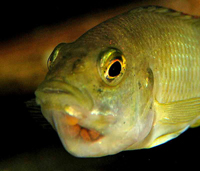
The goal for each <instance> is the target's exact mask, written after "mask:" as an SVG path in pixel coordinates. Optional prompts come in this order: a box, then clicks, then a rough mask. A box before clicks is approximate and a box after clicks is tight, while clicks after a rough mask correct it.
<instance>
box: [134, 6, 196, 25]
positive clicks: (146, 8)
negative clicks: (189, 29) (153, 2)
mask: <svg viewBox="0 0 200 171" xmlns="http://www.w3.org/2000/svg"><path fill="white" fill-rule="evenodd" d="M145 11H146V12H154V13H159V14H163V15H166V16H172V17H174V18H177V19H181V20H186V21H188V22H190V23H191V24H195V25H198V26H199V27H200V16H195V15H190V14H186V13H183V12H180V11H176V10H173V9H170V8H166V7H162V6H144V7H140V8H136V9H133V10H132V11H131V13H132V12H133V13H135V12H145Z"/></svg>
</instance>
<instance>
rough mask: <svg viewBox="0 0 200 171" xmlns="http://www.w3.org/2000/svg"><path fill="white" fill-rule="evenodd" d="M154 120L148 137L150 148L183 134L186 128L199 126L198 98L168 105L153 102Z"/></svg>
mask: <svg viewBox="0 0 200 171" xmlns="http://www.w3.org/2000/svg"><path fill="white" fill-rule="evenodd" d="M154 111H155V113H156V119H155V122H154V126H153V128H152V131H151V133H150V135H149V139H147V141H149V142H150V143H149V144H148V145H147V146H146V147H147V148H151V147H154V146H157V145H160V144H162V143H165V142H167V141H169V140H171V139H173V138H175V137H177V136H178V135H180V134H181V133H182V132H184V131H185V130H186V129H187V128H188V127H196V126H200V98H192V99H188V100H181V101H176V102H170V103H165V104H164V103H159V102H158V101H155V102H154Z"/></svg>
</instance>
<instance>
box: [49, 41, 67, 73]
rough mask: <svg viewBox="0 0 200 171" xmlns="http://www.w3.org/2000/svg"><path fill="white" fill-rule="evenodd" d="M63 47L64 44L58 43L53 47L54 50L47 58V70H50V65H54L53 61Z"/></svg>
mask: <svg viewBox="0 0 200 171" xmlns="http://www.w3.org/2000/svg"><path fill="white" fill-rule="evenodd" d="M63 45H66V43H60V44H58V45H57V46H56V47H55V49H54V50H53V52H52V53H51V55H50V56H49V58H48V60H47V67H48V69H49V70H50V69H51V68H52V64H53V63H54V61H55V60H56V58H57V57H58V54H59V52H60V49H61V48H62V47H63Z"/></svg>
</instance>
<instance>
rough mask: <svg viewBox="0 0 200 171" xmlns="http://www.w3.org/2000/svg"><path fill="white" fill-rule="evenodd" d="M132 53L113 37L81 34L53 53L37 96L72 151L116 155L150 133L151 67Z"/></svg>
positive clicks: (46, 116)
mask: <svg viewBox="0 0 200 171" xmlns="http://www.w3.org/2000/svg"><path fill="white" fill-rule="evenodd" d="M88 42H90V43H88ZM133 54H134V52H132V50H131V49H126V48H122V47H121V46H119V45H118V44H110V39H109V40H108V41H107V39H106V40H104V41H99V40H97V39H95V40H94V41H83V40H81V39H80V40H79V39H78V40H77V41H75V42H73V43H62V44H59V45H58V46H57V47H56V48H55V49H54V51H53V52H52V54H51V56H50V57H49V61H48V63H49V72H48V73H47V75H46V78H45V80H44V81H43V82H42V83H41V84H40V85H39V87H38V89H37V90H36V92H35V94H36V101H37V103H38V104H39V105H40V106H41V110H42V113H43V115H44V117H45V118H46V119H47V120H48V121H49V122H50V124H51V125H52V126H53V128H54V129H55V130H56V131H57V132H58V135H59V137H60V139H61V142H62V144H63V145H64V147H65V148H66V150H67V151H68V152H70V153H71V154H72V155H74V156H78V157H99V156H105V155H111V154H115V153H118V152H120V151H123V150H126V149H127V148H128V147H130V146H132V145H133V144H137V143H139V142H141V141H143V139H144V138H145V137H146V136H147V134H148V133H149V132H150V129H151V127H152V122H153V115H152V113H151V112H150V110H151V99H152V87H153V81H152V80H153V78H152V72H151V70H150V69H149V66H148V64H147V63H146V62H144V60H143V58H140V57H138V58H136V57H135V56H133Z"/></svg>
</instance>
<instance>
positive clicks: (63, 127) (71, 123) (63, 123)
mask: <svg viewBox="0 0 200 171" xmlns="http://www.w3.org/2000/svg"><path fill="white" fill-rule="evenodd" d="M54 122H55V125H56V129H57V131H58V134H60V136H61V138H62V136H64V137H65V138H66V139H69V140H76V139H78V140H82V141H83V142H85V143H89V142H91V143H93V142H97V141H99V140H100V139H102V138H103V137H104V136H103V134H102V133H100V132H99V131H97V130H96V129H94V128H87V127H85V126H83V125H81V124H80V123H79V122H80V120H79V119H78V118H76V117H74V116H70V115H69V114H64V116H63V117H62V119H61V118H59V119H56V118H55V120H54Z"/></svg>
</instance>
